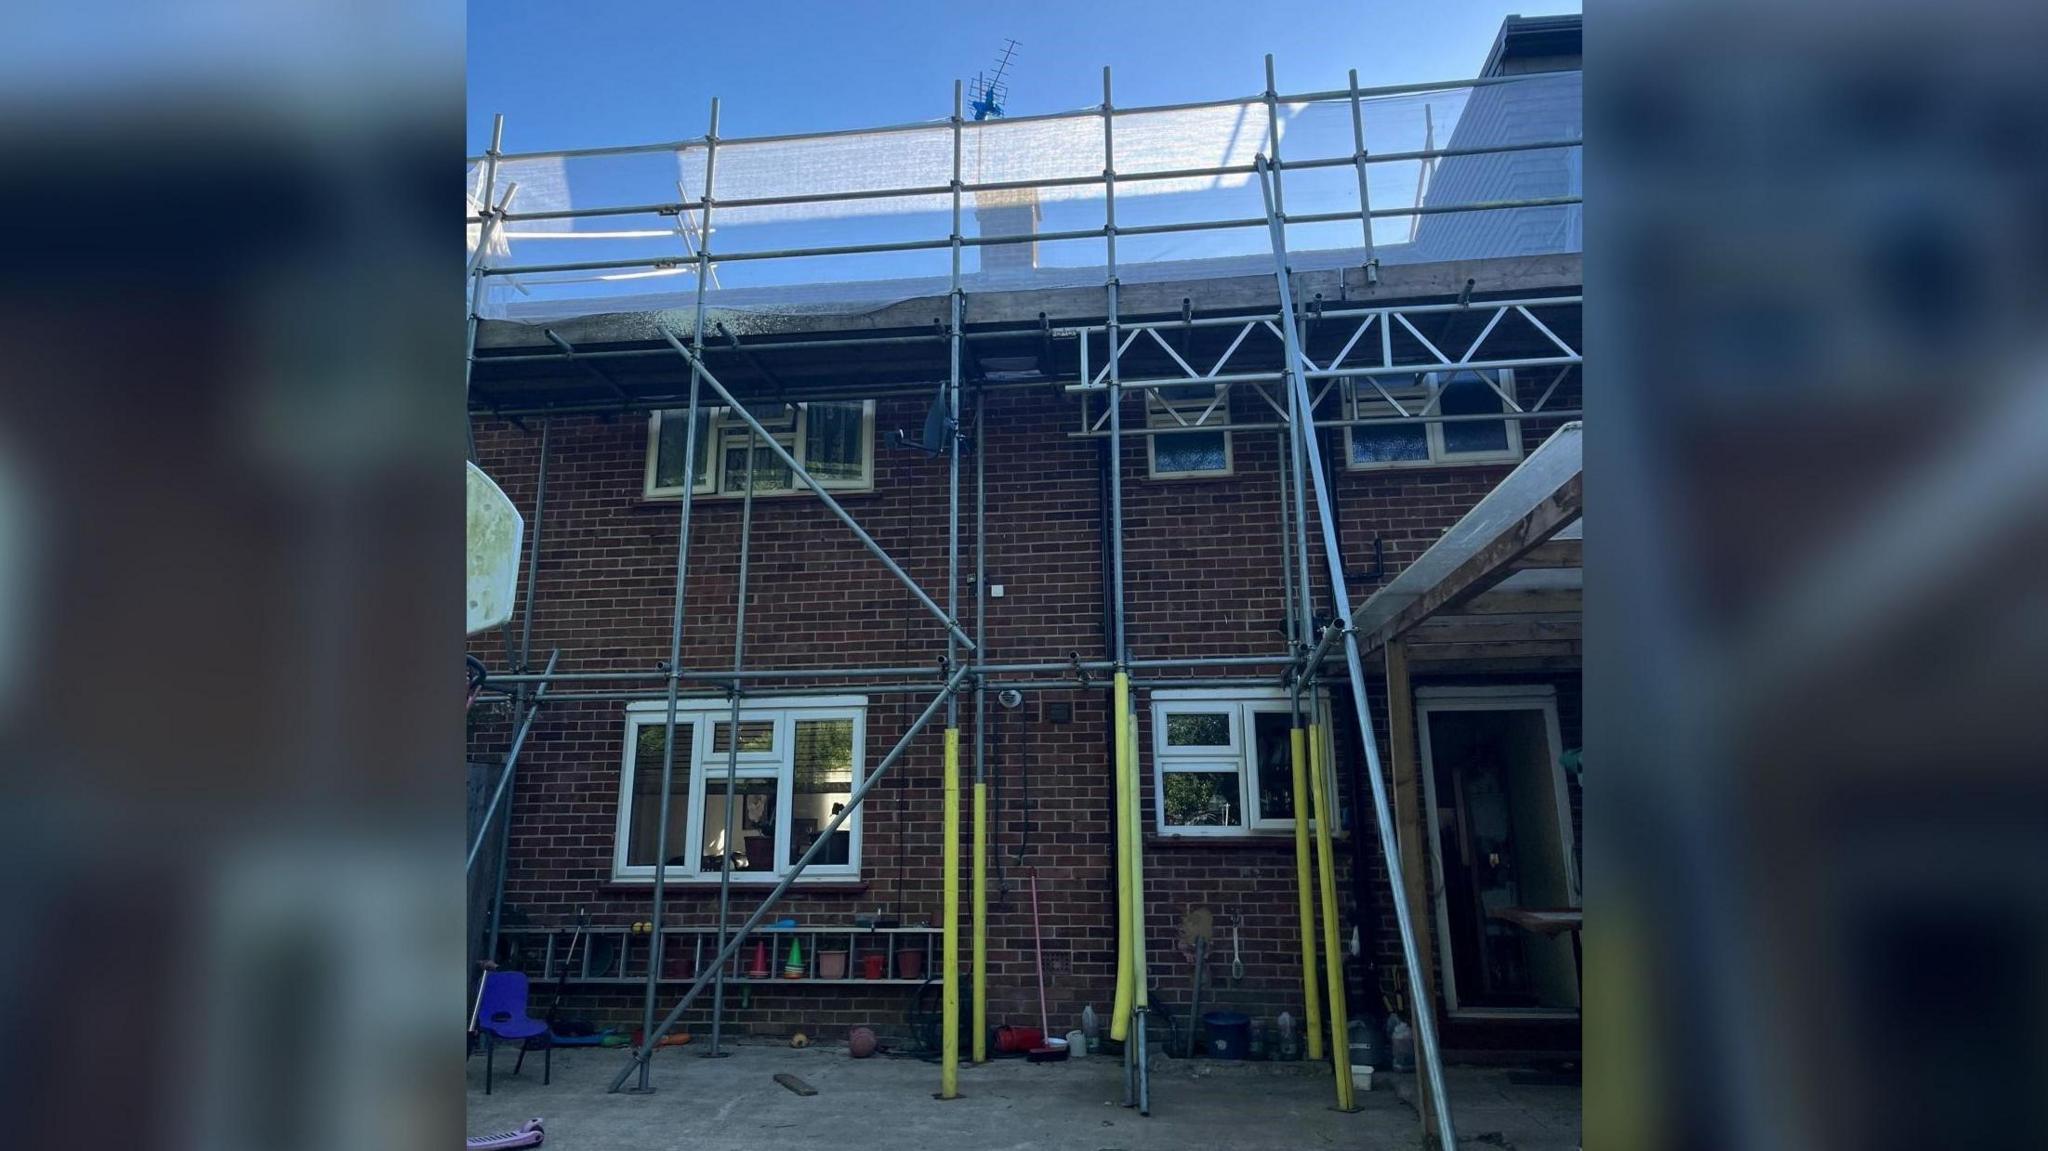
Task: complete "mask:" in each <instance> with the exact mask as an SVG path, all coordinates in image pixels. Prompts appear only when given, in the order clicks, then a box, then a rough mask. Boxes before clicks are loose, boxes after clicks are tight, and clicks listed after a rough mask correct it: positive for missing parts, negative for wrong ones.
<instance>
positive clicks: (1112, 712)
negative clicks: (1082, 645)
mask: <svg viewBox="0 0 2048 1151" xmlns="http://www.w3.org/2000/svg"><path fill="white" fill-rule="evenodd" d="M1082 338H1083V339H1086V338H1087V337H1086V336H1083V337H1082ZM1109 466H1110V465H1109V441H1108V440H1097V441H1095V488H1096V491H1095V506H1096V507H1097V508H1099V509H1101V515H1100V516H1099V517H1097V518H1098V521H1099V524H1100V527H1101V530H1100V532H1099V533H1098V537H1099V538H1098V548H1099V551H1100V553H1101V559H1102V579H1101V581H1100V583H1101V586H1102V650H1104V651H1106V652H1108V653H1109V660H1110V662H1111V663H1114V662H1116V658H1117V651H1116V613H1117V611H1118V610H1119V609H1120V608H1121V607H1122V605H1121V604H1118V603H1116V602H1114V600H1113V598H1112V596H1111V595H1110V579H1109V569H1110V563H1111V560H1110V550H1111V543H1110V522H1109V502H1110V498H1109V497H1110V493H1109V487H1110V475H1109ZM1103 687H1104V688H1105V689H1106V694H1105V696H1104V699H1105V703H1106V707H1105V712H1106V713H1107V714H1108V716H1109V721H1108V722H1107V723H1105V724H1104V725H1103V730H1104V732H1105V733H1106V738H1105V739H1104V740H1103V750H1104V751H1105V752H1107V753H1108V756H1109V758H1108V759H1106V760H1104V762H1105V763H1107V764H1114V763H1115V762H1116V741H1117V737H1118V735H1119V734H1120V733H1119V732H1118V731H1117V730H1116V696H1115V692H1116V687H1115V685H1114V683H1113V682H1106V683H1104V684H1103ZM1115 792H1116V789H1115V788H1114V787H1112V788H1111V789H1110V796H1109V809H1108V810H1107V811H1105V812H1104V813H1103V822H1104V823H1105V824H1107V825H1108V826H1109V827H1111V828H1115V829H1116V830H1115V831H1114V833H1113V834H1112V837H1111V840H1110V843H1111V844H1112V848H1111V850H1110V853H1109V863H1108V865H1107V867H1106V869H1105V871H1104V875H1105V877H1106V879H1107V886H1108V888H1109V890H1110V891H1111V892H1115V891H1116V886H1117V885H1116V851H1115V849H1114V844H1115V842H1116V840H1115V836H1118V835H1122V834H1123V829H1122V828H1118V827H1117V826H1116V794H1115ZM1117 945H1118V946H1119V947H1121V946H1122V945H1123V941H1122V940H1118V941H1117Z"/></svg>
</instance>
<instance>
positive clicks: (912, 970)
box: [896, 947, 924, 979]
mask: <svg viewBox="0 0 2048 1151" xmlns="http://www.w3.org/2000/svg"><path fill="white" fill-rule="evenodd" d="M896 978H898V979H922V978H924V948H922V947H906V948H904V949H903V950H901V951H898V952H897V953H896Z"/></svg>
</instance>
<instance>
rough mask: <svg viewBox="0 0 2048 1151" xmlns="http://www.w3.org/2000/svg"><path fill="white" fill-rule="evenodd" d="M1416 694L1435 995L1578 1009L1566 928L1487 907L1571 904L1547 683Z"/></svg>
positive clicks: (1507, 1007) (1476, 1008)
mask: <svg viewBox="0 0 2048 1151" xmlns="http://www.w3.org/2000/svg"><path fill="white" fill-rule="evenodd" d="M1415 695H1416V713H1417V715H1416V728H1417V730H1418V732H1419V733H1420V735H1421V740H1422V769H1423V770H1422V778H1423V784H1424V791H1425V799H1426V802H1427V803H1428V805H1429V812H1430V815H1431V826H1432V827H1434V829H1435V834H1434V835H1432V836H1431V837H1430V843H1429V848H1430V862H1431V863H1432V864H1433V865H1434V871H1435V876H1436V878H1437V883H1436V884H1434V885H1433V890H1432V892H1431V896H1432V898H1433V900H1434V902H1435V905H1436V907H1435V912H1436V919H1437V939H1438V940H1439V942H1440V947H1439V954H1438V956H1437V959H1438V962H1439V965H1440V967H1441V970H1442V978H1443V986H1444V1002H1445V1004H1446V1005H1447V1006H1448V1008H1449V1010H1450V1012H1451V1014H1452V1015H1460V1016H1468V1017H1485V1016H1495V1017H1499V1016H1510V1017H1513V1016H1539V1017H1540V1016H1570V1015H1575V1014H1577V1013H1578V1010H1579V979H1578V964H1577V960H1576V957H1575V952H1574V942H1573V940H1572V939H1571V937H1570V936H1569V934H1561V935H1558V936H1555V937H1545V936H1542V935H1537V934H1534V933H1532V932H1530V931H1527V930H1525V929H1523V928H1522V927H1519V926H1517V925H1516V924H1514V923H1512V922H1509V921H1507V920H1504V919H1502V918H1500V917H1499V916H1498V914H1497V913H1499V912H1502V911H1510V910H1513V909H1516V908H1520V909H1525V910H1548V909H1557V908H1575V907H1578V906H1579V900H1580V894H1579V876H1578V862H1577V860H1576V858H1575V852H1574V845H1573V835H1572V821H1571V804H1570V799H1569V798H1568V795H1567V792H1566V790H1565V779H1564V771H1563V768H1562V766H1561V764H1560V758H1561V755H1562V748H1561V746H1560V740H1559V737H1558V728H1557V700H1556V693H1555V692H1554V691H1552V690H1551V689H1550V688H1547V687H1512V688H1502V687H1487V688H1477V687H1462V688H1419V689H1417V691H1416V693H1415Z"/></svg>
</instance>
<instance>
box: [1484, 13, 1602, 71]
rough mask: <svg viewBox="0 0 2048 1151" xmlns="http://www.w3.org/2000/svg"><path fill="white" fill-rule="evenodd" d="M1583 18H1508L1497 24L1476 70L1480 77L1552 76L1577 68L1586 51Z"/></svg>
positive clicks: (1566, 16) (1577, 16)
mask: <svg viewBox="0 0 2048 1151" xmlns="http://www.w3.org/2000/svg"><path fill="white" fill-rule="evenodd" d="M1584 25H1585V17H1584V16H1583V15H1580V14H1577V13H1572V14H1569V15H1563V16H1510V17H1508V18H1507V19H1505V20H1503V21H1501V22H1500V33H1499V34H1498V35H1496V36H1495V37H1494V38H1493V50H1492V51H1490V52H1488V53H1487V54H1486V63H1485V64H1483V65H1481V66H1480V68H1479V74H1480V75H1481V76H1505V75H1509V74H1512V73H1516V72H1554V71H1562V70H1564V69H1566V68H1577V67H1578V66H1579V64H1578V61H1579V57H1580V56H1581V55H1582V54H1583V52H1584V51H1585V49H1584V46H1583V40H1582V36H1581V33H1582V31H1583V28H1584Z"/></svg>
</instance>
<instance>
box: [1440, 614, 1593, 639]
mask: <svg viewBox="0 0 2048 1151" xmlns="http://www.w3.org/2000/svg"><path fill="white" fill-rule="evenodd" d="M1580 634H1581V628H1580V624H1579V615H1578V613H1577V612H1546V613H1540V614H1530V615H1505V614H1503V615H1435V616H1431V617H1430V618H1428V619H1426V620H1424V621H1422V623H1421V624H1419V625H1417V626H1416V628H1415V630H1413V631H1411V632H1409V633H1408V639H1409V641H1410V642H1412V643H1414V644H1417V645H1421V644H1425V643H1543V642H1548V641H1554V640H1566V641H1574V642H1575V641H1577V640H1578V639H1579V636H1580Z"/></svg>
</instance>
